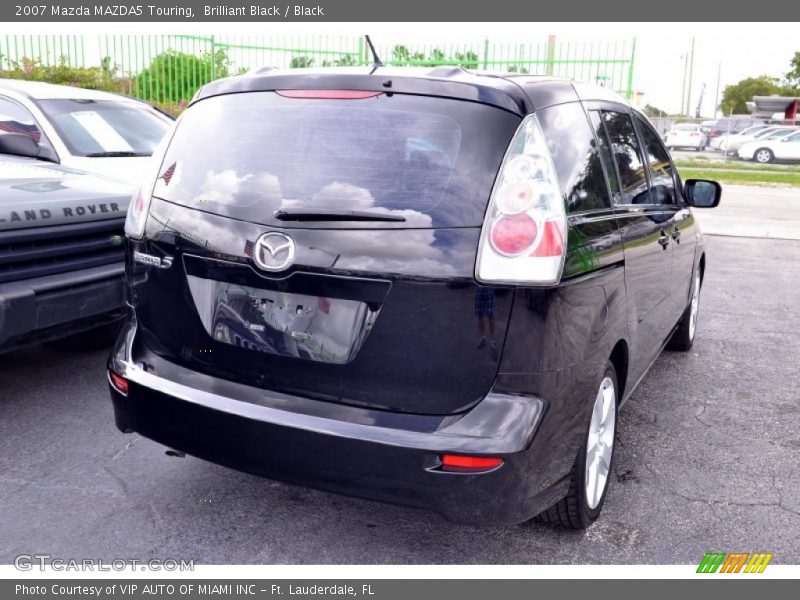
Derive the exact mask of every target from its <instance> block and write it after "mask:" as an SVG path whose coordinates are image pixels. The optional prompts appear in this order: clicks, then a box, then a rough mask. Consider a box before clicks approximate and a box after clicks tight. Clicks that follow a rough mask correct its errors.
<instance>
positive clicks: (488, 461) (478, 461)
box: [441, 454, 503, 470]
mask: <svg viewBox="0 0 800 600" xmlns="http://www.w3.org/2000/svg"><path fill="white" fill-rule="evenodd" d="M441 459H442V466H444V467H456V468H458V469H481V470H486V469H493V468H494V467H499V466H500V465H502V464H503V459H502V458H491V457H485V456H458V455H456V454H442V457H441Z"/></svg>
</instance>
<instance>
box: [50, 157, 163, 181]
mask: <svg viewBox="0 0 800 600" xmlns="http://www.w3.org/2000/svg"><path fill="white" fill-rule="evenodd" d="M61 164H62V165H64V166H66V167H73V168H75V169H81V170H83V171H88V172H89V173H97V174H99V175H103V176H105V177H108V178H110V179H114V180H116V181H119V182H122V183H127V184H130V185H132V186H138V185H139V184H140V183H141V181H142V180H143V179H144V178H145V176H146V175H147V173H148V172H149V169H150V157H149V156H122V157H88V156H67V157H64V158H63V159H62V160H61Z"/></svg>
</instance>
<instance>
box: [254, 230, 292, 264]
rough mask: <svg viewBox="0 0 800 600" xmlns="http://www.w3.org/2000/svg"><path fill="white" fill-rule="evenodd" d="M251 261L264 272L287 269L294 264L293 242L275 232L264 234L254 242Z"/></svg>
mask: <svg viewBox="0 0 800 600" xmlns="http://www.w3.org/2000/svg"><path fill="white" fill-rule="evenodd" d="M253 260H254V261H255V263H256V264H257V265H258V266H259V267H260V268H262V269H264V270H265V271H283V270H284V269H288V268H289V267H290V266H292V263H293V262H294V241H292V238H290V237H289V236H288V235H284V234H282V233H277V232H275V231H273V232H270V233H265V234H264V235H262V236H261V237H260V238H258V239H257V240H256V246H255V248H254V250H253Z"/></svg>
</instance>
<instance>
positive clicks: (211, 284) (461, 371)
mask: <svg viewBox="0 0 800 600" xmlns="http://www.w3.org/2000/svg"><path fill="white" fill-rule="evenodd" d="M534 107H535V109H534ZM232 116H235V118H232ZM342 123H347V127H342V126H341V124H342ZM157 164H158V165H159V166H158V168H157V169H154V170H153V172H152V173H151V174H150V176H149V179H148V181H147V182H146V183H145V184H143V185H142V187H141V188H140V190H139V191H138V192H137V193H136V194H135V196H134V197H135V200H134V201H133V202H132V204H131V209H130V211H129V214H128V220H127V222H126V233H127V236H128V244H129V245H128V251H129V254H128V260H127V269H128V272H127V281H128V282H129V285H130V290H129V292H128V296H127V297H128V298H129V299H130V303H131V318H130V321H129V323H128V325H127V326H126V328H125V329H124V330H123V332H122V333H121V335H120V338H119V340H118V341H117V344H116V346H115V348H114V350H113V351H112V354H111V356H110V359H109V365H108V368H109V370H108V379H109V385H110V393H111V398H112V401H113V406H114V412H115V418H116V424H117V427H118V428H119V429H120V430H122V431H124V432H131V431H136V432H139V433H140V434H141V435H143V436H145V437H148V438H150V439H152V440H156V441H158V442H161V443H163V444H164V445H166V446H167V447H169V448H171V449H173V450H175V451H176V453H180V452H185V453H188V454H192V455H195V456H198V457H201V458H204V459H207V460H210V461H214V462H217V463H220V464H223V465H227V466H229V467H234V468H237V469H242V470H245V471H248V472H251V473H257V474H261V475H265V476H267V477H273V478H277V479H283V480H288V481H294V482H298V483H302V484H304V485H309V486H313V487H318V488H322V489H327V490H334V491H337V492H341V493H345V494H351V495H355V496H362V497H366V498H373V499H378V500H384V501H391V502H397V503H401V504H408V505H412V506H420V507H428V508H432V509H434V510H437V511H439V512H440V513H441V514H443V515H444V516H445V517H446V518H448V519H450V520H452V521H455V522H466V523H475V524H484V525H486V524H497V523H516V522H520V521H524V520H527V519H530V518H531V517H533V516H534V515H540V516H541V518H542V519H543V520H545V521H548V522H558V523H561V524H563V525H565V526H568V527H576V528H578V527H586V526H587V525H589V524H590V523H591V522H592V521H594V520H595V519H596V518H597V517H598V515H599V513H600V510H601V508H602V506H603V502H604V498H605V496H606V490H607V488H608V483H609V481H610V480H611V479H613V474H614V470H613V456H614V447H615V431H616V422H617V410H618V408H619V407H620V406H621V405H622V404H624V402H625V401H626V400H627V399H628V398H630V396H631V393H632V392H633V390H634V389H635V387H636V384H637V382H639V381H640V380H641V378H642V377H643V376H644V375H645V373H646V372H647V370H648V368H649V366H650V365H651V364H652V362H653V360H654V359H655V358H656V357H657V356H658V355H659V353H660V352H661V350H662V349H663V348H664V347H665V346H667V345H669V346H670V347H672V348H675V349H678V350H684V351H685V350H688V349H689V348H690V347H691V346H692V343H693V341H694V337H695V332H696V326H697V319H698V308H699V298H700V286H701V284H702V282H703V276H704V273H705V269H706V264H707V262H706V251H705V245H704V243H703V237H702V236H701V235H700V231H699V228H698V226H697V222H696V221H695V218H694V215H693V209H692V207H693V206H703V207H711V206H715V205H716V204H717V203H718V202H719V199H720V193H721V191H720V186H719V184H717V183H714V182H710V181H701V180H688V181H686V182H682V181H681V179H680V177H679V175H678V173H677V171H676V169H675V167H674V165H673V163H672V161H671V159H670V156H669V153H668V152H667V150H666V148H665V147H664V145H663V144H662V142H661V141H660V139H659V136H658V134H657V133H656V131H655V130H654V129H653V128H652V126H651V125H650V123H649V122H648V120H647V118H646V117H645V116H643V115H642V114H641V113H640V112H639V111H638V110H636V109H634V108H633V107H631V105H630V104H629V103H628V102H627V101H626V100H625V99H623V98H622V97H621V96H619V95H617V94H615V93H613V92H611V91H610V90H608V89H606V88H602V87H594V86H586V85H582V84H577V83H572V82H570V81H567V80H559V79H551V78H546V79H545V78H533V77H530V76H524V75H520V76H514V75H506V76H496V75H492V76H486V75H478V74H473V73H470V72H468V71H465V70H463V69H459V68H446V69H434V70H429V69H416V68H389V67H372V68H369V69H366V68H364V69H344V70H342V69H317V70H304V71H302V72H300V71H281V70H277V71H271V72H269V73H265V74H253V75H241V76H238V77H236V78H232V79H228V80H220V81H216V82H214V83H210V84H208V85H206V86H205V87H204V88H202V90H201V91H200V92H199V94H198V95H197V97H196V98H195V100H194V101H193V102H192V103H191V105H190V106H189V108H188V109H187V110H186V111H185V112H184V114H183V115H182V116H181V120H180V122H179V124H178V126H177V128H176V131H175V133H174V137H172V139H171V141H170V143H169V146H168V148H166V150H165V152H164V154H163V156H162V155H160V154H159V155H158V156H157Z"/></svg>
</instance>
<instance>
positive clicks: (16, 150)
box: [0, 133, 39, 158]
mask: <svg viewBox="0 0 800 600" xmlns="http://www.w3.org/2000/svg"><path fill="white" fill-rule="evenodd" d="M0 154H14V155H15V156H29V157H30V158H38V157H39V144H37V143H36V142H35V141H34V140H33V138H32V137H31V136H29V135H25V134H24V133H3V134H0Z"/></svg>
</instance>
